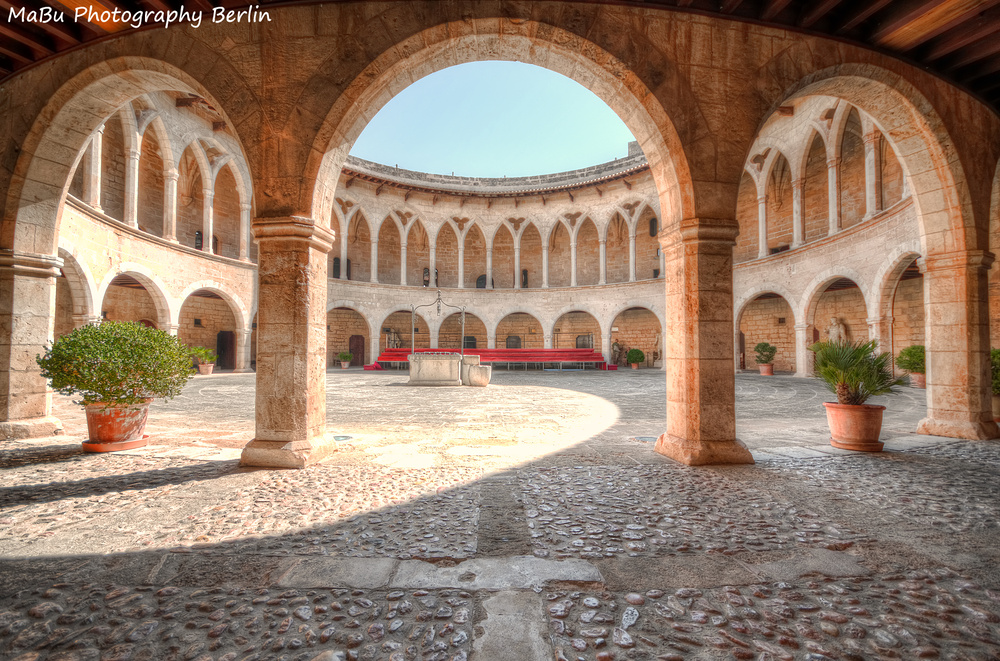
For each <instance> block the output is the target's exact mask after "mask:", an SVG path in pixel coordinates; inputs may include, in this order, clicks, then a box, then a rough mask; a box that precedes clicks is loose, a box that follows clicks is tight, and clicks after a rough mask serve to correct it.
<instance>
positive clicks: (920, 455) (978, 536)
mask: <svg viewBox="0 0 1000 661" xmlns="http://www.w3.org/2000/svg"><path fill="white" fill-rule="evenodd" d="M327 380H328V400H327V414H328V423H329V424H328V426H329V433H330V435H331V436H332V437H333V438H334V439H335V440H334V442H335V443H336V444H337V446H338V452H337V453H336V454H335V455H334V456H333V458H332V459H331V460H330V461H328V462H326V463H324V464H322V465H318V466H313V467H310V468H309V469H307V470H302V471H278V470H262V469H241V468H239V467H238V465H237V462H238V458H239V449H240V448H241V447H242V446H243V445H244V444H245V443H246V442H247V441H249V440H250V438H252V434H253V400H254V375H252V374H223V375H217V376H208V377H196V378H195V379H193V380H192V382H191V383H190V384H189V385H188V387H187V388H186V389H185V391H184V393H183V394H182V396H181V397H178V398H177V399H175V400H173V401H171V402H167V403H162V402H161V403H156V404H155V405H154V407H153V411H152V413H151V418H152V421H151V423H150V425H149V427H148V433H149V434H150V442H151V445H150V446H148V447H146V448H143V449H140V450H136V451H131V452H126V453H115V454H111V455H84V454H81V453H80V451H79V441H80V440H81V439H82V438H83V436H84V433H85V426H84V423H83V416H82V412H81V411H80V410H79V409H78V408H77V407H75V406H74V405H73V404H72V403H71V402H70V401H69V399H68V398H63V397H56V402H55V406H54V408H55V413H56V415H58V416H59V417H60V418H61V419H62V420H63V421H64V424H65V426H66V432H67V435H66V436H62V437H55V438H50V439H40V440H32V441H13V442H5V443H4V444H2V445H0V466H2V468H3V470H2V472H0V475H2V481H0V558H2V560H0V658H3V659H18V660H19V661H27V660H32V661H50V660H51V661H56V660H59V661H66V660H69V659H80V660H86V661H91V660H93V661H98V660H99V659H100V660H123V661H124V660H127V659H155V660H160V659H185V660H188V661H191V660H197V661H207V660H208V659H213V660H225V661H235V660H237V659H287V660H289V661H291V660H299V659H301V660H303V661H334V660H337V659H389V660H392V661H397V660H403V659H409V660H413V659H423V660H430V659H434V660H441V661H449V660H460V659H472V660H473V661H494V660H496V661H501V660H502V661H506V660H510V661H533V660H535V659H548V660H551V659H555V660H557V661H563V660H565V661H573V660H577V659H584V660H587V661H591V660H600V661H607V660H610V659H616V660H623V659H649V660H654V659H656V660H662V661H668V660H675V659H811V660H814V661H819V660H822V659H882V658H898V659H913V658H941V659H997V658H1000V548H998V544H997V542H998V538H1000V535H998V528H1000V516H998V514H1000V480H998V478H1000V443H998V442H970V441H955V440H953V439H943V438H934V437H927V436H918V435H916V434H913V433H911V430H913V429H915V428H916V423H917V421H919V419H920V418H921V417H922V416H923V414H924V409H925V406H924V392H923V391H920V390H915V389H911V388H902V389H901V393H900V394H898V395H895V396H893V397H888V398H879V400H878V403H883V404H886V405H887V406H888V407H889V409H888V411H887V413H886V424H885V428H884V431H883V439H884V440H886V450H887V451H886V452H883V453H880V454H874V455H861V454H857V453H850V452H846V451H839V450H835V449H834V448H832V447H830V446H829V444H828V441H827V438H828V434H827V430H826V421H825V415H824V412H823V407H822V405H821V402H822V401H824V400H827V401H828V400H830V399H832V397H831V396H830V395H829V393H828V392H827V391H826V390H825V389H824V388H823V387H822V386H821V385H820V384H819V382H816V381H813V380H805V379H795V378H792V377H782V376H778V377H760V376H757V375H750V374H741V375H738V376H737V415H738V436H739V437H740V438H741V439H742V440H743V441H744V442H745V443H746V444H747V445H748V447H750V448H751V450H752V451H753V454H754V457H755V459H756V460H757V464H756V465H754V466H739V467H705V468H691V467H686V466H682V465H679V464H676V463H674V462H672V461H670V460H668V459H666V458H664V457H661V456H659V455H657V454H655V453H654V452H653V450H652V447H653V442H654V441H655V437H656V436H657V435H658V434H660V433H662V431H663V430H664V426H665V421H664V409H665V407H664V401H665V383H664V382H665V380H664V378H663V373H662V372H659V371H653V370H649V371H639V372H632V371H624V372H564V373H550V372H544V373H543V372H495V373H494V380H493V384H492V385H491V386H490V387H489V388H486V389H473V388H411V387H407V386H406V385H405V381H406V375H405V374H403V373H398V372H388V373H372V372H362V371H360V370H347V371H340V370H337V371H331V372H329V373H328V377H327Z"/></svg>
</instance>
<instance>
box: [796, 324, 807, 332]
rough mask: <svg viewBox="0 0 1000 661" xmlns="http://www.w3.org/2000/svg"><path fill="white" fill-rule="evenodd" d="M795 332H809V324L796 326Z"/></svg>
mask: <svg viewBox="0 0 1000 661" xmlns="http://www.w3.org/2000/svg"><path fill="white" fill-rule="evenodd" d="M795 330H797V331H807V330H809V324H795Z"/></svg>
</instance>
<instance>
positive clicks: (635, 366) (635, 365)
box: [629, 363, 639, 370]
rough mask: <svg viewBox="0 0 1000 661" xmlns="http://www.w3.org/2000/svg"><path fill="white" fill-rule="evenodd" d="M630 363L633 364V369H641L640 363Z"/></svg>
mask: <svg viewBox="0 0 1000 661" xmlns="http://www.w3.org/2000/svg"><path fill="white" fill-rule="evenodd" d="M629 365H631V366H632V369H634V370H637V369H639V363H629Z"/></svg>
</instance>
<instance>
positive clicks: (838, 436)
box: [809, 340, 903, 452]
mask: <svg viewBox="0 0 1000 661" xmlns="http://www.w3.org/2000/svg"><path fill="white" fill-rule="evenodd" d="M877 347H878V342H876V341H875V340H869V341H867V342H863V341H859V342H848V341H846V340H840V341H837V342H817V343H816V344H814V345H812V346H811V347H809V350H810V351H813V352H815V353H816V376H818V377H819V378H821V379H823V381H825V382H826V385H827V387H829V388H830V390H831V391H832V392H833V393H835V394H836V395H837V402H836V403H833V402H824V403H823V406H825V407H826V419H827V422H828V423H829V425H830V445H832V446H833V447H835V448H841V449H844V450H860V451H862V452H879V451H881V450H882V443H880V442H879V440H878V438H879V434H880V433H881V432H882V413H883V411H885V407H884V406H879V405H875V404H865V402H866V401H868V398H869V397H876V396H878V395H887V394H889V393H891V392H893V388H895V387H896V386H900V385H902V384H903V380H902V379H900V378H897V377H895V376H894V375H893V373H892V356H891V355H889V354H887V353H880V352H878V351H876V348H877Z"/></svg>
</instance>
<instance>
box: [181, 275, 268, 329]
mask: <svg viewBox="0 0 1000 661" xmlns="http://www.w3.org/2000/svg"><path fill="white" fill-rule="evenodd" d="M201 289H205V290H208V291H210V292H212V293H213V294H217V295H218V296H220V297H221V298H222V300H224V301H225V302H226V304H227V305H228V306H229V308H230V310H232V312H233V317H234V318H235V320H236V330H237V331H244V330H246V329H248V328H249V327H250V310H249V309H248V308H247V306H246V304H245V303H244V302H243V299H241V298H240V297H239V296H238V295H236V294H235V293H233V292H232V291H230V290H229V288H228V287H227V286H226V285H224V284H222V283H220V282H216V281H214V280H199V281H198V282H192V283H191V284H189V285H188V286H187V287H185V288H184V291H182V292H181V294H180V296H178V297H177V300H178V301H180V303H181V304H180V306H178V308H177V314H178V315H180V308H181V307H183V305H184V302H185V301H187V299H188V298H189V297H190V296H191V295H192V294H194V293H195V292H196V291H199V290H201Z"/></svg>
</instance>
